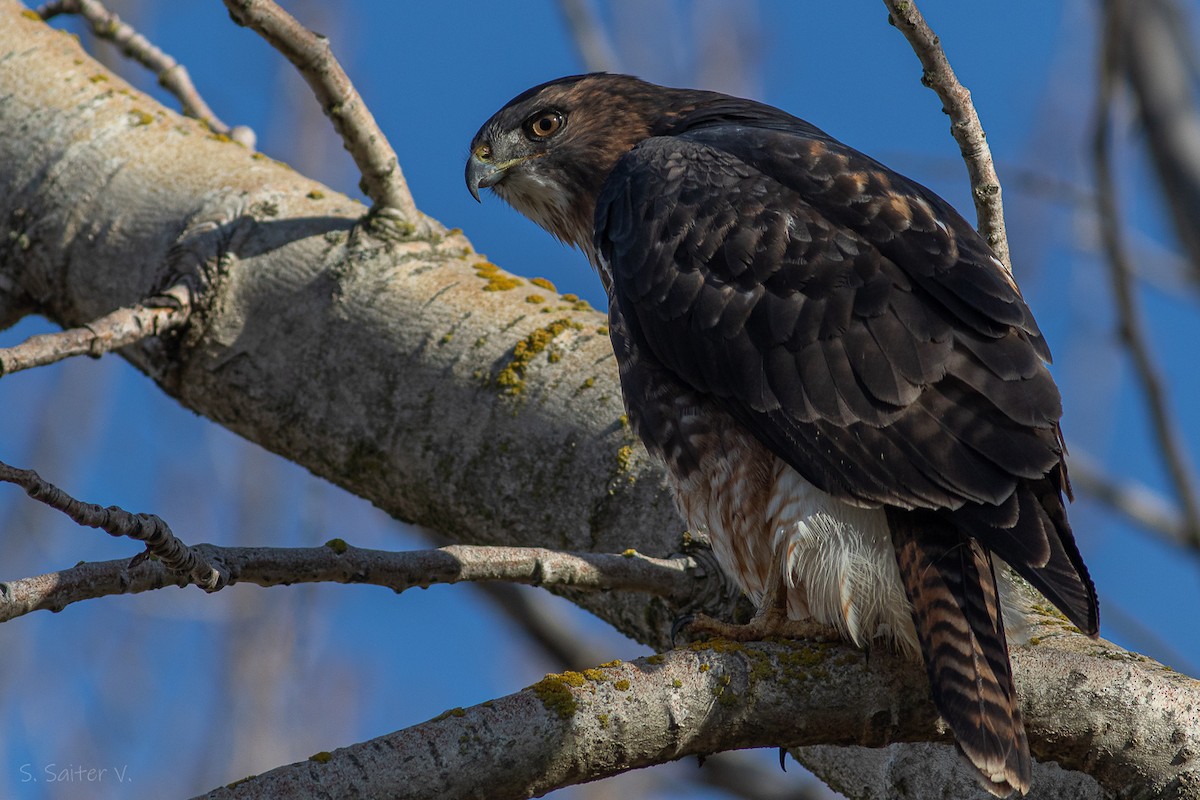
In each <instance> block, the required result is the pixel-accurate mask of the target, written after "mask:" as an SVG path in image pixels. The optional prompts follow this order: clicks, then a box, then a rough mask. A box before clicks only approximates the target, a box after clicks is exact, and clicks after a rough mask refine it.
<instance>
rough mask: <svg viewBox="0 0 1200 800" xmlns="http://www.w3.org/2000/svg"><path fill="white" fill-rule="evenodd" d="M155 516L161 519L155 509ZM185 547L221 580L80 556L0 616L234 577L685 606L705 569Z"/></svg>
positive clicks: (513, 553)
mask: <svg viewBox="0 0 1200 800" xmlns="http://www.w3.org/2000/svg"><path fill="white" fill-rule="evenodd" d="M7 472H8V470H7V469H6V468H4V467H3V466H0V480H8V479H9V478H8V474H7ZM55 491H57V490H55ZM38 499H43V498H38ZM91 511H92V512H94V513H99V512H107V513H108V514H109V515H118V516H119V518H120V519H123V520H124V519H127V518H128V519H135V515H132V514H128V512H124V511H121V510H120V509H112V508H109V509H99V507H98V506H93V507H91ZM153 519H155V520H157V521H158V522H159V523H160V524H163V525H165V523H162V522H161V520H158V519H157V517H155V518H153ZM80 524H85V525H86V524H88V523H87V522H81V523H80ZM133 538H138V537H136V536H134V537H133ZM191 553H192V554H193V558H194V559H196V560H197V562H198V563H200V564H203V565H204V566H206V567H207V565H209V564H215V565H218V566H219V567H220V570H221V575H222V578H223V579H222V580H221V582H220V583H219V584H216V583H212V582H210V583H202V582H201V581H202V580H203V579H205V578H206V577H207V575H206V574H205V573H202V572H200V571H199V570H197V569H190V570H189V569H186V567H187V564H182V565H181V566H174V565H175V564H177V563H178V559H177V558H174V559H168V558H163V560H162V561H147V560H135V562H132V563H131V562H130V561H129V560H128V559H119V560H116V561H101V562H97V563H90V564H89V563H83V564H79V565H77V566H75V567H72V568H70V569H64V570H60V571H58V572H51V573H48V574H46V575H37V576H34V577H32V578H21V579H18V580H13V581H7V582H4V583H0V622H7V621H9V620H11V619H15V618H17V617H20V616H24V615H25V614H29V613H31V612H33V611H61V610H63V609H64V608H66V607H67V606H68V605H70V604H72V603H78V602H80V601H82V600H93V599H95V598H98V597H108V596H111V595H118V594H138V593H140V592H148V591H152V590H154V589H162V588H164V587H166V586H186V585H188V584H190V583H194V584H197V585H200V586H201V587H202V588H204V589H208V590H210V591H213V590H216V589H223V588H224V587H226V586H232V585H234V584H236V583H253V584H257V585H259V586H289V585H291V584H293V583H357V584H368V585H371V586H382V587H385V588H387V589H391V590H392V591H394V592H396V593H397V594H398V593H400V592H403V591H405V590H407V589H412V588H414V587H420V588H427V587H429V586H433V585H434V584H439V583H459V582H461V581H506V582H508V583H521V584H525V585H527V586H547V587H550V586H555V587H567V588H573V589H577V590H582V591H610V590H620V591H626V592H644V593H647V594H650V595H654V596H656V597H665V598H667V599H669V600H671V601H672V602H673V603H675V604H677V605H685V604H687V603H688V602H689V601H691V600H692V599H693V597H694V595H695V594H696V590H697V588H698V586H699V585H700V580H699V578H701V577H703V574H704V568H703V567H702V566H700V565H699V564H698V563H697V562H696V561H695V560H694V559H693V558H691V557H690V556H678V557H675V558H650V557H648V556H643V555H641V554H640V553H633V552H630V553H627V554H620V555H610V554H606V553H563V552H559V551H557V550H546V549H545V548H539V547H473V546H469V545H451V546H449V547H443V548H440V549H437V550H414V551H409V552H390V551H385V550H370V549H365V548H361V547H352V546H350V545H348V544H346V543H345V542H344V541H342V540H341V539H333V540H331V541H329V542H328V543H327V544H326V545H325V546H324V547H218V546H217V545H211V544H199V545H195V546H194V547H192V548H191ZM155 555H158V553H157V552H156V553H155ZM207 568H208V569H209V570H212V567H207Z"/></svg>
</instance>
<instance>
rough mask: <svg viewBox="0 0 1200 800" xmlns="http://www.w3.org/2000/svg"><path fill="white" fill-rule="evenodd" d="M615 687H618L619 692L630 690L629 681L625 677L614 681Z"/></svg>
mask: <svg viewBox="0 0 1200 800" xmlns="http://www.w3.org/2000/svg"><path fill="white" fill-rule="evenodd" d="M613 688H614V689H616V690H617V691H618V692H628V691H629V681H627V680H625V679H624V678H622V679H621V680H619V681H613Z"/></svg>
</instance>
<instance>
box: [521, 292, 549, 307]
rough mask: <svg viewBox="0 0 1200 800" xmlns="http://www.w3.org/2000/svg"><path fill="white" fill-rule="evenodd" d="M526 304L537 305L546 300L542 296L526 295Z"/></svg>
mask: <svg viewBox="0 0 1200 800" xmlns="http://www.w3.org/2000/svg"><path fill="white" fill-rule="evenodd" d="M525 302H526V303H531V304H533V305H537V304H538V303H544V302H546V298H545V297H544V296H543V295H540V294H527V295H525Z"/></svg>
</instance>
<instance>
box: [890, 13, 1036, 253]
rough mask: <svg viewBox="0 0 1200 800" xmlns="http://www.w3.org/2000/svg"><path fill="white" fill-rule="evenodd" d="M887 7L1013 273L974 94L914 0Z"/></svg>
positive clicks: (986, 228) (994, 244)
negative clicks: (946, 122)
mask: <svg viewBox="0 0 1200 800" xmlns="http://www.w3.org/2000/svg"><path fill="white" fill-rule="evenodd" d="M883 4H884V5H885V6H887V9H888V21H889V22H891V23H892V24H893V25H895V26H896V27H897V28H899V29H900V32H901V33H903V34H904V38H905V39H908V43H909V44H910V45H912V48H913V51H914V52H915V53H916V54H917V58H918V59H920V61H921V66H922V67H924V68H925V74H924V75H923V76H922V77H921V83H923V84H924V85H926V86H928V87H929V88H930V89H933V91H935V92H936V93H937V96H938V97H939V98H940V99H941V101H942V110H943V111H945V112H946V113H947V114H948V115H950V133H951V135H953V136H954V141H956V142H958V147H959V150H960V151H962V157H963V161H964V162H966V165H967V175H968V176H970V179H971V199H972V200H974V201H975V215H976V218H977V219H978V225H979V233H980V234H981V235H982V236H983V238H984V239H985V240H987V243H988V244H989V245H990V246H991V248H992V252H994V253H995V254H996V258H998V259H1000V263H1002V264H1003V265H1004V268H1005V269H1007V270H1008V271H1009V272H1011V271H1012V261H1011V256H1010V255H1009V252H1008V234H1007V233H1006V232H1005V229H1004V203H1003V198H1002V196H1001V190H1000V178H999V177H998V176H997V175H996V166H995V164H994V163H992V151H991V149H990V148H989V147H988V143H987V136H986V134H984V132H983V125H982V124H981V123H980V122H979V115H978V114H977V113H976V112H975V106H974V105H973V104H972V103H971V93H970V92H969V91H967V88H966V87H965V86H963V85H962V84H961V83H959V82H958V78H957V77H956V76H955V74H954V70H953V69H951V67H950V62H949V61H948V60H947V59H946V52H945V51H944V50H943V49H942V43H941V40H940V39H938V37H937V35H936V34H934V32H933V31H932V30H931V29H930V28H929V25H928V24H926V22H925V18H924V17H922V16H921V12H920V10H919V9H918V8H917V5H916V3H915V2H914V1H913V0H883Z"/></svg>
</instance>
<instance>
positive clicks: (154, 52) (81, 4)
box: [35, 0, 255, 150]
mask: <svg viewBox="0 0 1200 800" xmlns="http://www.w3.org/2000/svg"><path fill="white" fill-rule="evenodd" d="M35 13H36V14H37V15H38V16H40V17H41V18H42V19H44V20H49V19H51V18H52V17H56V16H58V15H59V14H79V15H80V16H82V17H83V18H84V19H85V20H87V22H88V24H89V25H91V26H92V33H93V34H95V35H96V37H97V38H99V39H107V40H109V41H110V42H112V43H113V44H115V45H116V46H117V47H119V48H120V49H121V52H122V53H124V54H125V55H127V56H129V57H130V58H132V59H133V60H135V61H137V62H138V63H139V64H141V65H142V66H144V67H146V68H147V69H149V70H150V71H151V72H153V73H154V74H155V76H157V78H158V83H159V85H160V86H162V87H163V88H164V89H166V90H167V91H168V92H170V93H171V94H173V95H175V97H177V98H178V99H179V103H180V105H181V106H182V107H183V113H184V114H185V115H187V116H189V117H192V118H194V119H198V120H200V121H201V122H203V123H205V124H206V125H208V126H209V127H210V128H212V129H213V131H215V132H216V133H219V134H223V135H225V136H228V137H229V138H230V139H233V140H234V141H235V142H237V143H239V144H242V145H245V146H246V147H248V148H250V149H251V150H253V149H254V145H255V136H254V131H253V130H251V129H250V128H248V127H247V126H245V125H238V126H236V127H232V128H231V127H229V126H228V125H226V124H225V123H224V122H222V121H221V120H220V118H219V117H217V115H216V114H215V113H214V112H213V110H212V109H211V108H209V105H208V103H206V102H204V98H203V97H201V96H200V92H198V91H196V86H195V84H193V83H192V77H191V76H190V75H189V74H188V71H187V68H186V67H185V66H183V65H182V64H180V63H179V62H178V61H176V60H175V59H173V58H171V56H169V55H167V54H166V53H164V52H163V51H162V50H160V49H159V48H157V47H155V46H154V45H153V44H152V43H151V42H150V41H149V40H148V39H147V38H146V37H145V36H142V35H141V34H140V33H138V32H137V31H136V30H134V29H133V27H132V26H130V25H129V23H127V22H123V21H122V20H121V18H120V17H118V16H117V15H116V14H114V13H112V12H111V11H109V10H108V9H107V8H105V7H104V4H103V3H100V2H98V0H54V1H53V2H50V3H43V4H42V5H41V6H39V7H38V8H37V11H36V12H35Z"/></svg>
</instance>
